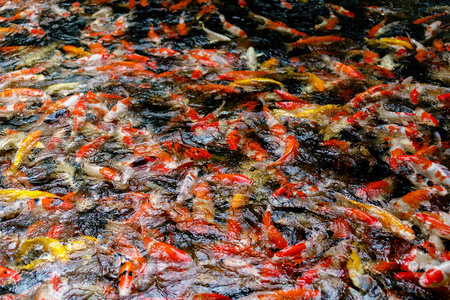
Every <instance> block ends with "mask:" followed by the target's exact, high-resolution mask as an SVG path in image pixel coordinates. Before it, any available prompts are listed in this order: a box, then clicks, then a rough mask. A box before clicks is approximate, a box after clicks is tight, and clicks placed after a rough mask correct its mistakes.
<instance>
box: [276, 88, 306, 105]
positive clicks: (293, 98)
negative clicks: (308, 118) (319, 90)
mask: <svg viewBox="0 0 450 300" xmlns="http://www.w3.org/2000/svg"><path fill="white" fill-rule="evenodd" d="M273 91H274V92H275V94H277V95H278V96H280V98H281V100H282V101H289V102H297V103H305V104H306V103H307V102H306V101H305V100H303V99H300V98H298V97H296V96H294V95H292V94H289V93H288V92H286V91H282V90H273Z"/></svg>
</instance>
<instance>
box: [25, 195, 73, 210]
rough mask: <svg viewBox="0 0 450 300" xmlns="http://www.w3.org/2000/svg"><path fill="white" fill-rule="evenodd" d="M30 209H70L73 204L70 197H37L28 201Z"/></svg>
mask: <svg viewBox="0 0 450 300" xmlns="http://www.w3.org/2000/svg"><path fill="white" fill-rule="evenodd" d="M27 205H28V209H29V210H31V211H34V210H36V209H37V208H43V209H44V210H46V211H49V212H55V211H57V210H70V209H72V207H73V205H72V203H71V201H70V199H62V198H57V197H40V198H35V199H32V200H30V201H28V202H27Z"/></svg>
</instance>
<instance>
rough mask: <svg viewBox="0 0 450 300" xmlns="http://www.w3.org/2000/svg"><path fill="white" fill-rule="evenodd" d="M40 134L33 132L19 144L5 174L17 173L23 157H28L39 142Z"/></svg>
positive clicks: (38, 131)
mask: <svg viewBox="0 0 450 300" xmlns="http://www.w3.org/2000/svg"><path fill="white" fill-rule="evenodd" d="M41 133H42V132H41V131H40V130H36V131H33V132H31V133H30V134H29V135H28V136H27V137H26V138H25V139H23V140H22V141H21V142H20V144H19V147H18V148H19V149H17V153H16V156H15V158H14V161H13V163H12V164H11V166H10V167H9V168H8V170H6V174H8V173H16V172H17V169H18V167H19V166H20V165H21V164H22V162H23V160H24V159H25V157H26V156H28V154H30V152H31V150H33V148H34V147H35V146H36V144H37V143H38V142H39V138H40V137H41Z"/></svg>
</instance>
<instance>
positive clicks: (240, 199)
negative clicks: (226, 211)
mask: <svg viewBox="0 0 450 300" xmlns="http://www.w3.org/2000/svg"><path fill="white" fill-rule="evenodd" d="M248 199H249V197H248V196H247V195H244V194H241V193H237V194H236V195H234V196H233V198H231V200H230V208H231V209H239V208H241V207H242V206H245V205H247V203H248Z"/></svg>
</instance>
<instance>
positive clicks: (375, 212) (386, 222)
mask: <svg viewBox="0 0 450 300" xmlns="http://www.w3.org/2000/svg"><path fill="white" fill-rule="evenodd" d="M335 197H336V199H338V200H339V201H342V202H343V203H349V204H351V205H352V206H355V207H357V208H358V209H361V210H362V211H365V212H367V213H369V214H370V215H372V216H374V217H375V218H377V219H378V220H379V221H380V222H381V224H382V225H383V228H385V229H387V230H388V231H390V232H392V233H393V234H394V235H396V236H398V237H400V238H403V239H406V240H408V241H411V240H413V239H414V238H415V234H414V231H413V230H412V229H411V227H409V226H408V225H406V224H404V223H403V222H402V221H400V220H399V219H398V218H397V217H395V216H394V215H392V214H391V213H389V212H387V211H386V210H384V209H382V208H379V207H377V206H375V205H371V204H366V203H360V202H356V201H353V200H350V199H347V197H345V196H344V195H342V194H340V193H335Z"/></svg>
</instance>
